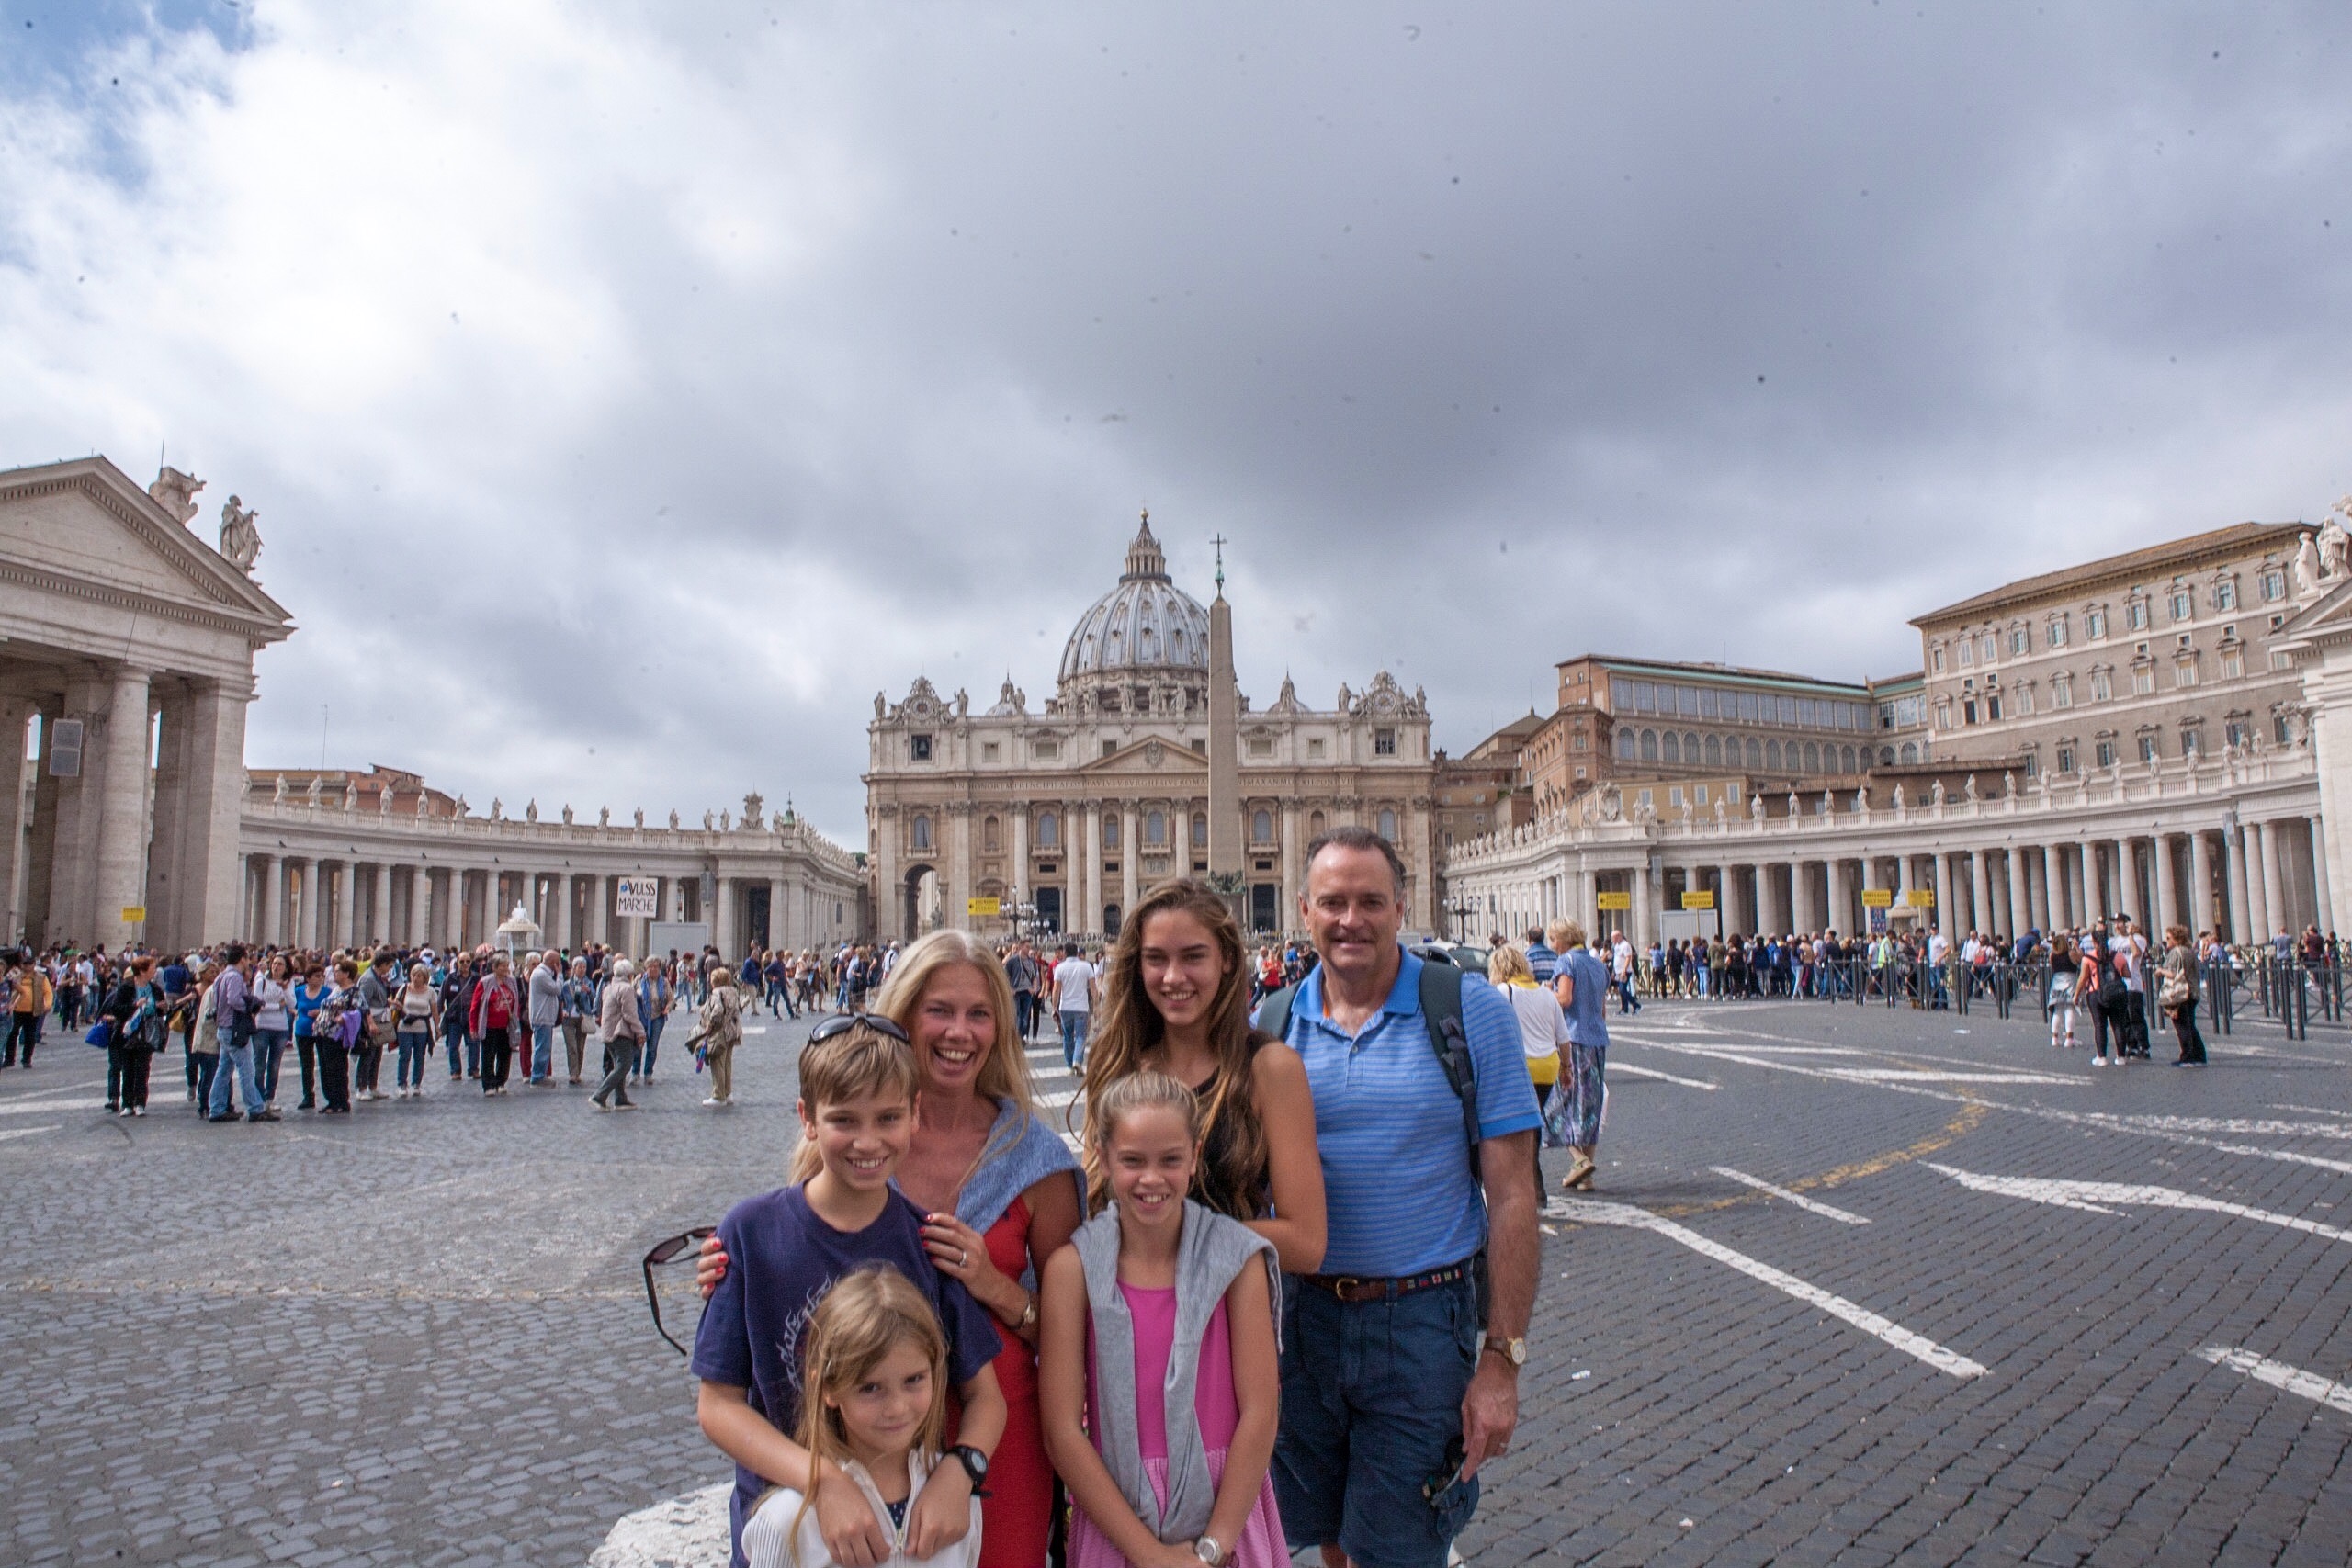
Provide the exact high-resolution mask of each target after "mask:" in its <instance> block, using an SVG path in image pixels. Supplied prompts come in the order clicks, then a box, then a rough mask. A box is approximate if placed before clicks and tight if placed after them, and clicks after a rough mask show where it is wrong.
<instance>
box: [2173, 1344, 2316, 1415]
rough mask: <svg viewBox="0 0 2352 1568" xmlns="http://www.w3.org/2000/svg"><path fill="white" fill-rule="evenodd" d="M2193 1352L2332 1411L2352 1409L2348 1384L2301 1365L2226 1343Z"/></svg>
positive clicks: (2217, 1364)
mask: <svg viewBox="0 0 2352 1568" xmlns="http://www.w3.org/2000/svg"><path fill="white" fill-rule="evenodd" d="M2197 1353H2198V1354H2199V1356H2201V1357H2203V1358H2204V1359H2206V1360H2209V1361H2211V1362H2212V1363H2213V1364H2214V1365H2215V1366H2217V1367H2227V1368H2228V1369H2229V1370H2230V1371H2233V1372H2244V1373H2245V1375H2246V1376H2247V1377H2250V1378H2252V1379H2253V1380H2254V1381H2255V1382H2267V1383H2268V1384H2269V1385H2270V1386H2271V1387H2272V1388H2276V1389H2283V1390H2285V1391H2286V1392H2287V1393H2291V1394H2294V1395H2296V1396H2297V1397H2299V1398H2302V1399H2308V1400H2311V1401H2312V1402H2314V1403H2315V1404H2324V1405H2326V1406H2328V1407H2329V1408H2330V1409H2332V1410H2346V1411H2352V1384H2346V1383H2340V1382H2329V1381H2328V1380H2327V1379H2325V1378H2324V1377H2322V1376H2320V1375H2319V1374H2318V1373H2317V1372H2307V1371H2303V1369H2302V1368H2301V1367H2290V1366H2289V1365H2288V1364H2287V1363H2286V1362H2284V1361H2273V1360H2270V1359H2267V1358H2265V1357H2262V1356H2257V1355H2256V1354H2255V1353H2254V1352H2253V1351H2251V1350H2238V1349H2233V1348H2231V1347H2229V1346H2227V1345H2208V1346H2206V1347H2205V1348H2202V1349H2200V1350H2199V1351H2198V1352H2197Z"/></svg>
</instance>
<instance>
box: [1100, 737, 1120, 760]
mask: <svg viewBox="0 0 2352 1568" xmlns="http://www.w3.org/2000/svg"><path fill="white" fill-rule="evenodd" d="M1118 749H1119V743H1118V742H1117V741H1115V740H1105V741H1104V742H1103V755H1104V756H1105V757H1107V756H1109V755H1110V754H1111V753H1112V752H1114V751H1116V750H1118Z"/></svg>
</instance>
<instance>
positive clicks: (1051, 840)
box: [1037, 811, 1062, 850]
mask: <svg viewBox="0 0 2352 1568" xmlns="http://www.w3.org/2000/svg"><path fill="white" fill-rule="evenodd" d="M1061 841H1062V819H1061V818H1059V817H1057V816H1056V815H1054V813H1052V812H1050V811H1048V812H1046V814H1045V815H1044V816H1042V817H1040V818H1037V847H1038V848H1039V849H1041V850H1050V849H1056V848H1058V847H1059V846H1060V844H1061Z"/></svg>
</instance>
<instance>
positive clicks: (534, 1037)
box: [529, 947, 580, 1084]
mask: <svg viewBox="0 0 2352 1568" xmlns="http://www.w3.org/2000/svg"><path fill="white" fill-rule="evenodd" d="M562 963H563V959H562V957H561V955H560V954H559V953H557V952H556V950H555V949H554V948H552V947H550V948H548V950H547V951H546V952H545V953H540V954H539V955H538V961H537V963H535V964H532V965H531V980H530V996H529V1007H530V1021H531V1082H532V1083H534V1084H545V1083H546V1082H547V1081H548V1079H549V1078H550V1077H554V1075H555V1032H556V1029H557V1027H558V1025H559V1024H560V1022H561V1021H562V1019H563V976H562V974H561V972H560V965H561V964H562ZM571 1081H572V1082H574V1083H578V1082H579V1081H580V1080H579V1078H578V1077H573V1079H572V1080H571Z"/></svg>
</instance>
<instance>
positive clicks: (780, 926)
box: [634, 876, 978, 948]
mask: <svg viewBox="0 0 2352 1568" xmlns="http://www.w3.org/2000/svg"><path fill="white" fill-rule="evenodd" d="M975 886H978V885H977V884H975ZM634 929H635V930H638V931H643V930H644V929H645V927H644V923H643V922H642V921H638V922H635V923H634ZM643 945H644V943H643V942H642V941H641V940H640V942H639V946H640V947H641V946H643ZM768 945H769V946H770V947H787V948H788V947H790V946H791V945H792V919H791V912H790V911H789V910H787V909H786V908H785V905H784V879H783V878H782V877H780V876H771V877H769V878H768Z"/></svg>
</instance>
